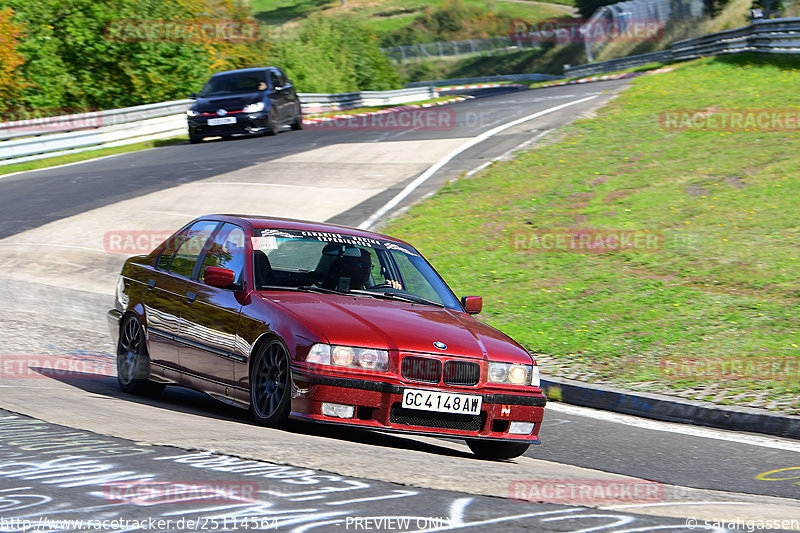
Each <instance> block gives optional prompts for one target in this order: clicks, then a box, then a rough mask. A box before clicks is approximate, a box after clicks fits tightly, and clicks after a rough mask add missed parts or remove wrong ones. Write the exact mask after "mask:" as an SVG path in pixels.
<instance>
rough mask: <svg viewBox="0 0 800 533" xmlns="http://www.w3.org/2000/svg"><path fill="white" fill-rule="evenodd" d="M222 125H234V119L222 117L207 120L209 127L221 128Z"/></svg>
mask: <svg viewBox="0 0 800 533" xmlns="http://www.w3.org/2000/svg"><path fill="white" fill-rule="evenodd" d="M223 124H236V117H222V118H210V119H208V125H209V126H222V125H223Z"/></svg>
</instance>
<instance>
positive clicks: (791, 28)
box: [564, 18, 800, 78]
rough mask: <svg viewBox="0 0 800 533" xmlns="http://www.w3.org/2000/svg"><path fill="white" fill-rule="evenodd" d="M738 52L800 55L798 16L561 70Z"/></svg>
mask: <svg viewBox="0 0 800 533" xmlns="http://www.w3.org/2000/svg"><path fill="white" fill-rule="evenodd" d="M740 52H763V53H771V54H800V18H785V19H771V20H757V21H754V22H753V23H752V24H750V25H749V26H744V27H742V28H736V29H733V30H727V31H721V32H717V33H711V34H709V35H703V36H702V37H696V38H694V39H685V40H682V41H676V42H674V43H672V44H671V45H670V47H669V48H668V49H666V50H663V51H661V52H653V53H650V54H641V55H635V56H628V57H623V58H619V59H612V60H610V61H600V62H597V63H589V64H587V65H578V66H575V67H570V68H567V69H564V74H565V76H567V77H568V78H580V77H584V76H591V75H594V74H602V73H605V72H611V71H614V70H620V69H626V68H631V67H637V66H641V65H646V64H647V63H662V62H667V61H684V60H687V59H696V58H699V57H705V56H712V55H721V54H735V53H740Z"/></svg>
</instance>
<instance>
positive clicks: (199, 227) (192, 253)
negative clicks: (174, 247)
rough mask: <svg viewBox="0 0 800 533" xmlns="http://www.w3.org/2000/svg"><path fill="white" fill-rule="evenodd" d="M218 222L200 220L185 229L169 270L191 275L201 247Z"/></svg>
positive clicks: (201, 249)
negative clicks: (184, 234)
mask: <svg viewBox="0 0 800 533" xmlns="http://www.w3.org/2000/svg"><path fill="white" fill-rule="evenodd" d="M218 224H219V222H215V221H213V220H201V221H199V222H195V223H194V224H192V226H191V227H190V228H189V229H188V230H186V236H185V238H184V239H183V242H182V243H181V245H180V248H178V251H177V252H176V253H175V258H174V259H173V260H172V264H171V265H170V268H169V270H170V272H173V273H175V274H179V275H181V276H186V277H187V278H188V277H191V275H192V271H193V270H194V264H195V263H196V262H197V258H198V257H199V256H200V252H202V251H203V247H204V246H205V244H206V242H207V241H208V238H209V237H210V236H211V234H212V233H213V232H214V229H215V228H216V227H217V225H218Z"/></svg>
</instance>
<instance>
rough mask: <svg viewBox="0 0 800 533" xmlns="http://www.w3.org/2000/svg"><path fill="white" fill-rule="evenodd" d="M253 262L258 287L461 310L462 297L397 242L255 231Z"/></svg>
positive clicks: (412, 251)
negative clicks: (347, 294)
mask: <svg viewBox="0 0 800 533" xmlns="http://www.w3.org/2000/svg"><path fill="white" fill-rule="evenodd" d="M253 262H254V273H255V281H256V288H257V289H268V288H287V289H302V290H319V291H320V292H323V291H324V292H341V293H353V294H361V295H364V294H366V295H374V296H375V297H381V298H392V299H398V300H403V301H413V302H417V303H422V304H428V305H441V306H444V307H447V308H449V309H456V310H459V311H460V310H461V305H460V304H459V302H458V299H457V298H456V297H455V295H454V294H453V293H452V291H451V290H450V288H449V287H448V286H447V285H446V284H445V282H444V281H443V280H442V278H441V277H439V275H438V274H437V273H436V271H435V270H433V268H432V267H431V266H430V265H429V264H428V262H427V261H425V259H424V258H423V257H422V256H421V255H420V253H419V252H417V251H416V250H415V249H413V248H411V247H410V246H404V245H399V244H397V243H394V242H391V241H382V240H377V239H370V238H364V237H358V236H354V235H346V234H341V233H323V232H311V231H295V230H275V229H255V230H253ZM351 291H352V292H351Z"/></svg>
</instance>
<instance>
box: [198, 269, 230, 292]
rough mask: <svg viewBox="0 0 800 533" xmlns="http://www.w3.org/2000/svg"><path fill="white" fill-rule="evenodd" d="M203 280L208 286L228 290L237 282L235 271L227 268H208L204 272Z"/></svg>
mask: <svg viewBox="0 0 800 533" xmlns="http://www.w3.org/2000/svg"><path fill="white" fill-rule="evenodd" d="M203 280H204V281H205V283H206V285H210V286H212V287H219V288H220V289H227V288H229V287H230V286H231V285H233V282H234V281H236V274H234V273H233V270H228V269H225V268H219V267H206V269H205V271H204V272H203Z"/></svg>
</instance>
